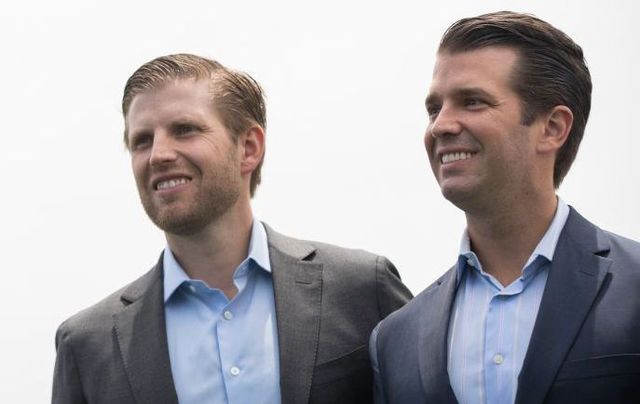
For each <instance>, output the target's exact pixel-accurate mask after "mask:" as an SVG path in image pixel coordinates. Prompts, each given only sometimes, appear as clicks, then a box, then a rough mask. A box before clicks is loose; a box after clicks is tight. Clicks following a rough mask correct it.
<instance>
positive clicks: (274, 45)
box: [0, 0, 640, 403]
mask: <svg viewBox="0 0 640 404" xmlns="http://www.w3.org/2000/svg"><path fill="white" fill-rule="evenodd" d="M7 4H9V3H6V2H5V4H4V5H2V6H0V38H2V39H1V40H0V49H2V62H0V69H1V70H0V88H1V89H2V95H1V96H0V103H1V104H0V107H1V111H2V129H3V130H2V132H3V134H2V139H4V140H3V141H2V145H3V146H4V147H3V150H4V153H3V155H2V158H1V159H0V168H1V170H2V172H3V173H4V176H5V179H4V180H3V183H4V184H5V187H4V191H3V192H2V194H1V195H2V196H1V198H0V201H1V202H0V203H1V209H0V223H1V229H2V231H1V232H0V249H1V252H2V254H1V261H0V262H1V263H2V268H1V269H0V271H1V272H0V275H1V278H0V279H2V282H0V321H1V324H2V332H1V333H0V358H1V362H2V366H0V402H2V403H18V402H20V403H39V402H47V401H49V400H50V389H51V375H52V371H53V363H54V357H55V352H54V333H55V330H56V327H57V326H58V324H59V323H60V322H62V321H63V320H64V319H65V318H67V317H69V316H70V315H72V314H74V313H75V312H77V311H78V310H80V309H82V308H84V307H87V306H89V305H90V304H92V303H95V302H96V301H98V300H99V299H101V298H102V297H104V296H106V295H107V294H109V293H111V292H112V291H114V290H116V289H118V288H120V287H121V286H122V285H124V284H125V283H128V282H129V281H131V280H133V279H135V278H136V277H138V276H139V275H141V274H142V273H143V272H145V271H146V270H147V269H148V268H149V267H151V265H153V264H154V263H155V261H156V259H157V257H158V254H159V253H160V251H161V249H162V248H163V246H164V239H163V236H162V234H161V233H160V231H159V230H157V229H156V228H154V226H153V225H152V224H151V223H150V222H149V220H148V219H147V217H146V215H145V214H144V212H143V210H142V208H141V206H140V203H139V201H138V196H137V193H136V190H135V186H134V182H133V178H132V175H131V170H130V164H129V156H128V154H127V152H126V151H125V150H124V148H123V145H122V141H121V134H122V127H123V124H122V118H121V116H120V109H119V105H120V99H121V95H122V89H123V86H124V83H125V81H126V79H127V78H128V77H129V75H130V74H131V73H132V72H133V71H134V70H135V69H136V68H137V67H138V66H139V65H141V64H142V63H144V62H146V61H148V60H150V59H152V58H154V57H156V56H160V55H164V54H169V53H177V52H191V53H196V54H199V55H203V56H208V57H211V58H215V59H217V60H219V61H221V62H222V63H223V64H226V65H228V66H230V67H232V68H236V69H240V70H244V71H246V72H248V73H250V74H251V75H252V76H253V77H254V78H255V79H257V80H258V81H259V82H260V83H261V84H262V85H263V87H264V88H265V90H266V93H267V97H268V98H267V106H268V131H267V157H266V161H265V166H264V171H263V185H262V186H261V187H260V188H259V190H258V194H257V197H256V199H255V200H254V204H253V206H254V210H255V213H256V215H257V217H259V218H260V219H262V220H264V221H266V222H267V223H269V224H270V225H271V226H272V227H274V228H275V229H277V230H279V231H280V232H283V233H286V234H289V235H292V236H295V237H299V238H307V239H315V240H322V241H326V242H331V243H334V244H339V245H344V246H349V247H356V248H363V249H367V250H371V251H374V252H377V253H379V254H383V255H386V256H387V257H389V258H390V259H391V260H392V261H393V262H394V263H395V264H396V266H397V267H398V269H399V271H400V273H401V275H402V278H403V279H404V280H405V282H406V284H407V285H408V286H409V288H410V289H411V290H412V291H413V292H414V293H417V292H419V291H420V290H422V289H423V288H424V287H426V286H427V285H428V284H430V283H431V282H432V281H434V280H435V279H436V277H437V276H438V275H439V274H441V273H442V272H444V271H445V270H446V269H447V268H448V267H449V266H450V265H451V264H452V263H453V262H454V261H455V255H456V251H457V247H458V241H459V238H460V234H461V232H462V230H463V228H464V219H463V215H462V213H461V212H460V211H459V210H457V209H456V208H455V207H453V206H452V205H450V204H449V203H448V202H446V201H445V200H444V199H443V198H442V197H441V195H440V192H439V189H438V187H437V184H436V182H435V180H434V179H433V177H432V174H431V171H430V169H429V166H428V162H427V157H426V154H425V151H424V147H423V140H422V139H423V133H424V129H425V126H426V121H427V118H426V114H425V110H424V98H425V95H426V90H427V88H428V86H429V83H430V79H431V70H432V66H433V62H434V55H435V49H436V46H437V43H438V40H439V38H440V36H441V34H442V32H443V31H444V30H445V29H446V28H447V27H448V26H449V25H450V24H451V23H453V22H454V21H455V20H457V19H459V18H462V17H467V16H473V15H477V14H480V13H484V12H489V11H497V10H502V9H511V10H515V11H524V12H530V13H533V14H536V15H538V16H539V17H541V18H543V19H546V20H547V21H549V22H551V23H552V24H554V25H556V26H558V27H560V28H561V29H563V30H564V31H565V32H566V33H568V34H569V35H570V36H571V37H573V38H574V40H575V41H576V42H578V43H579V44H580V45H581V46H582V47H583V49H584V51H585V54H586V58H587V61H588V64H589V67H590V69H591V73H592V77H593V84H594V90H593V107H592V113H591V118H590V120H589V124H588V126H587V130H586V134H585V138H584V141H583V143H582V147H581V150H580V152H579V154H578V158H577V161H576V163H575V164H574V166H573V168H572V170H571V172H570V173H569V175H568V176H567V178H566V180H565V183H564V184H563V186H562V187H561V188H560V190H559V195H560V196H561V197H562V198H563V199H564V200H565V201H566V202H568V203H569V204H571V205H573V206H574V207H575V208H577V209H578V210H579V211H580V212H581V213H582V214H583V215H584V216H586V217H587V218H589V219H591V220H592V221H593V222H595V223H597V224H599V225H600V226H601V227H603V228H605V229H608V230H611V231H614V232H616V233H620V234H622V235H625V236H627V237H630V238H633V239H636V240H638V239H640V209H639V207H640V188H639V187H638V169H637V160H638V158H637V156H638V152H639V149H640V147H639V146H640V141H639V139H640V131H639V130H638V123H637V121H638V115H639V113H640V96H639V94H640V80H639V79H638V64H639V61H640V48H639V47H638V39H640V24H638V23H637V16H638V11H640V6H638V5H637V4H639V3H637V2H634V1H607V2H602V1H597V2H596V1H591V2H585V1H564V2H563V1H559V0H547V1H535V2H534V1H529V2H525V1H482V2H480V1H471V0H469V1H459V0H452V1H446V2H432V1H426V0H422V1H414V2H403V1H396V2H391V1H385V2H373V1H347V0H343V1H318V2H303V1H254V2H247V1H214V0H209V1H202V2H195V1H182V2H177V1H173V2H163V1H65V0H60V1H51V2H47V1H38V2H33V1H23V2H20V3H17V2H16V4H19V5H16V4H14V5H12V6H7ZM391 4H393V5H391Z"/></svg>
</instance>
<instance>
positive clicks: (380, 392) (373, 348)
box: [369, 324, 387, 404]
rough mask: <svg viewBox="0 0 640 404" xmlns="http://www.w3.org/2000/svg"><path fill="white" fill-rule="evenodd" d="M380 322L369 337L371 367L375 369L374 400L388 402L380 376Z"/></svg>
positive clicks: (377, 402) (384, 403)
mask: <svg viewBox="0 0 640 404" xmlns="http://www.w3.org/2000/svg"><path fill="white" fill-rule="evenodd" d="M379 329H380V324H378V325H377V326H376V328H374V329H373V332H372V333H371V337H370V338H369V358H370V359H371V368H372V369H373V402H374V404H386V402H387V401H386V399H385V397H384V389H383V387H382V379H381V376H380V365H379V364H378V347H377V345H376V344H377V339H378V330H379Z"/></svg>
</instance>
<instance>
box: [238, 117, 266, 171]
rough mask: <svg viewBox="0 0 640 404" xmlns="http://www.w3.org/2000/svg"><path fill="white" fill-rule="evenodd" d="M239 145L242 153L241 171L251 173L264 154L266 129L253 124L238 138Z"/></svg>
mask: <svg viewBox="0 0 640 404" xmlns="http://www.w3.org/2000/svg"><path fill="white" fill-rule="evenodd" d="M238 147H239V150H240V153H241V155H240V163H241V164H240V172H241V173H242V174H243V175H245V174H248V175H250V174H251V173H252V172H253V170H255V169H256V167H257V166H258V164H260V162H261V161H262V157H263V156H264V148H265V134H264V129H262V127H261V126H259V125H254V126H251V127H250V128H249V129H247V130H246V131H245V132H244V133H243V134H242V135H240V137H239V138H238Z"/></svg>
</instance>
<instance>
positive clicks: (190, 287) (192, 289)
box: [189, 285, 196, 293]
mask: <svg viewBox="0 0 640 404" xmlns="http://www.w3.org/2000/svg"><path fill="white" fill-rule="evenodd" d="M189 290H190V291H192V292H193V293H196V287H195V286H193V285H189Z"/></svg>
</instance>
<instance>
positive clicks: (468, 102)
mask: <svg viewBox="0 0 640 404" xmlns="http://www.w3.org/2000/svg"><path fill="white" fill-rule="evenodd" d="M484 105H486V102H484V100H482V99H480V98H475V97H471V98H465V99H464V106H465V107H467V108H471V109H474V108H479V107H482V106H484Z"/></svg>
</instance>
